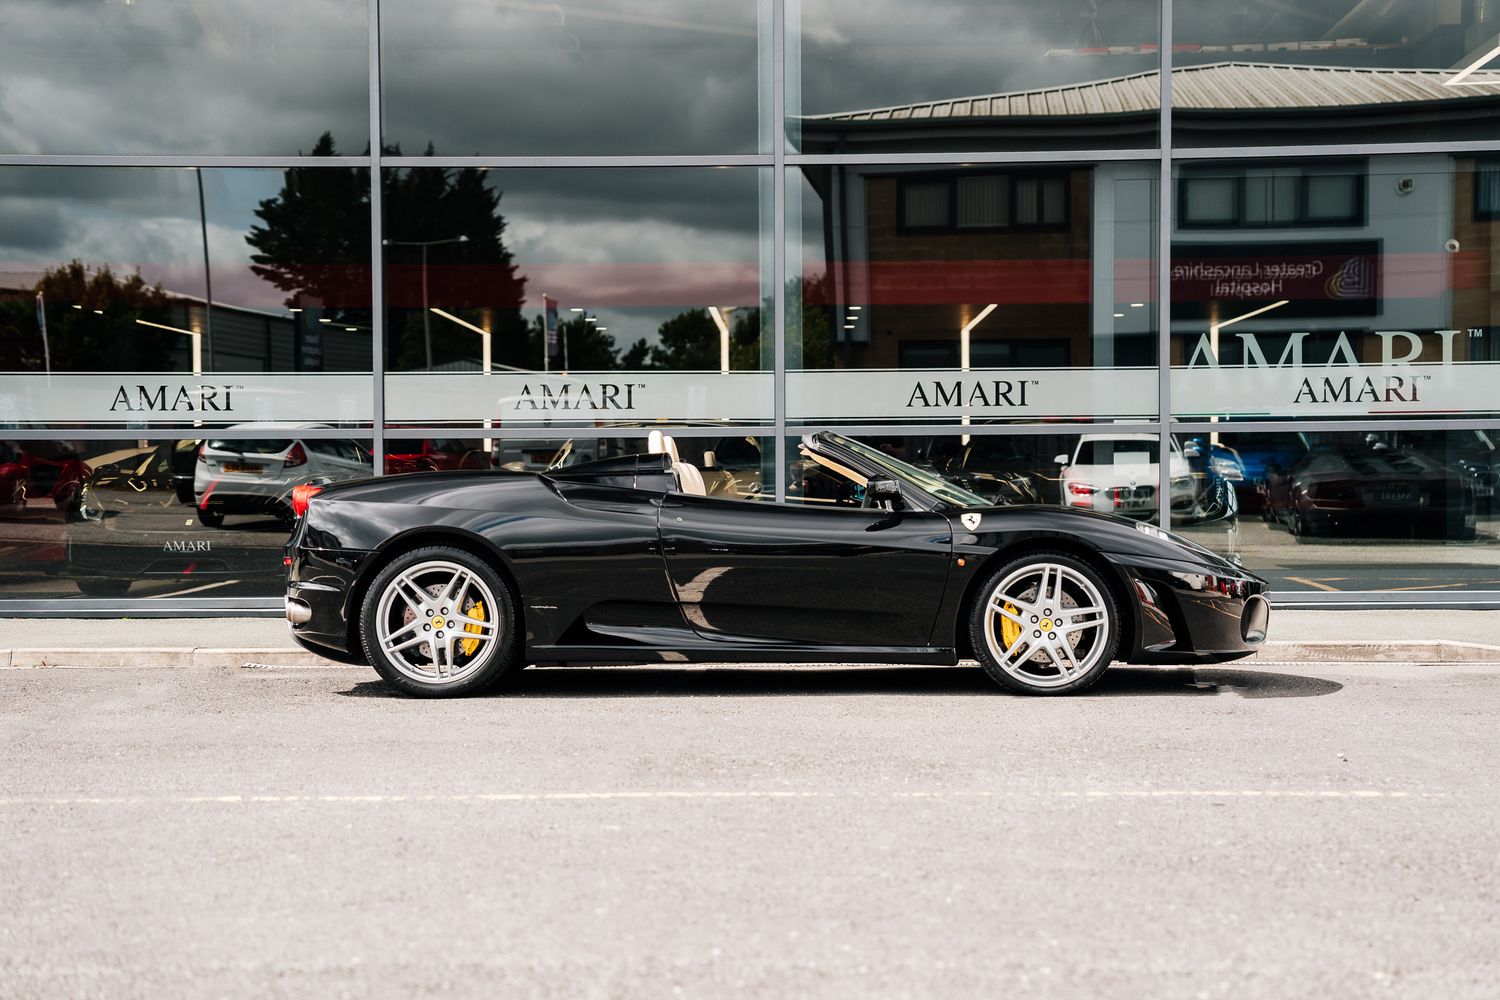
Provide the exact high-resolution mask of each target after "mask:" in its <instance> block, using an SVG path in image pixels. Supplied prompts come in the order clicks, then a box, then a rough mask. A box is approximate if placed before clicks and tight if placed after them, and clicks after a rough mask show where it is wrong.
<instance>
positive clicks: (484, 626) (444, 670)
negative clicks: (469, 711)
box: [375, 559, 502, 685]
mask: <svg viewBox="0 0 1500 1000" xmlns="http://www.w3.org/2000/svg"><path fill="white" fill-rule="evenodd" d="M499 614H500V606H499V604H498V603H497V602H496V601H495V595H494V594H493V593H492V592H491V591H490V588H489V587H488V586H487V585H486V584H485V582H484V580H482V579H481V578H480V577H479V575H478V574H477V573H475V572H474V571H473V570H472V569H470V568H468V567H467V566H462V565H459V564H458V563H455V562H448V561H447V560H442V559H434V560H430V561H428V562H420V563H417V564H415V565H413V566H411V567H409V568H407V569H406V570H404V571H403V572H401V573H400V574H398V575H397V576H396V577H394V578H393V579H392V580H391V581H390V583H388V584H386V586H385V590H384V591H383V592H382V593H381V595H380V604H379V607H378V609H377V612H376V619H375V631H376V636H375V638H376V641H377V642H378V643H379V644H380V648H381V650H382V651H383V652H384V653H385V655H386V658H387V659H389V660H390V661H391V665H392V666H394V667H395V668H396V669H397V670H399V671H401V673H403V674H405V675H406V676H407V677H410V678H411V679H412V680H415V681H420V682H421V683H423V684H429V685H431V684H438V685H442V684H452V683H454V682H455V681H459V680H462V679H463V678H466V677H468V676H470V675H471V674H473V673H474V671H476V670H478V669H479V668H480V667H482V666H484V665H485V664H486V663H488V662H489V661H490V659H492V658H493V657H494V656H495V655H496V653H497V650H499V648H500V640H501V632H500V626H501V624H502V623H501V621H500V620H499V618H498V616H499Z"/></svg>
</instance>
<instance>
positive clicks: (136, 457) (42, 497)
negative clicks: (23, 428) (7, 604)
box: [0, 431, 370, 599]
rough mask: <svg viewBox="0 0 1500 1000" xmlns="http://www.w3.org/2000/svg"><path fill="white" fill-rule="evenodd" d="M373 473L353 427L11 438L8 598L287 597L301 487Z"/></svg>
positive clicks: (6, 444) (1, 451)
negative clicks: (332, 435) (331, 431)
mask: <svg viewBox="0 0 1500 1000" xmlns="http://www.w3.org/2000/svg"><path fill="white" fill-rule="evenodd" d="M3 433H4V432H3V431H0V435H3ZM272 444H278V445H282V446H283V447H281V448H279V449H277V450H276V451H275V453H274V454H273V453H271V452H270V451H268V448H269V446H270V445H272ZM369 474H370V454H369V442H368V441H356V440H353V439H349V440H331V441H329V440H322V441H320V440H316V439H312V438H297V437H293V438H289V439H287V440H285V441H277V442H268V441H235V440H232V439H224V440H208V441H205V440H203V439H200V438H191V437H187V438H178V439H169V440H138V439H137V440H87V441H70V440H45V441H24V440H4V439H3V438H0V549H3V550H4V551H5V553H6V557H5V558H4V559H3V560H0V597H3V598H12V599H38V598H60V599H67V598H75V597H126V596H128V597H176V596H184V597H185V596H219V597H276V596H279V595H280V594H281V593H282V589H283V573H284V570H283V567H282V562H281V560H282V552H281V549H282V546H283V545H285V544H286V539H287V534H288V531H289V529H290V525H291V521H290V517H289V511H288V508H287V503H288V499H289V497H290V494H291V489H292V487H293V486H295V485H297V484H298V483H303V482H307V481H309V480H313V479H322V480H343V479H351V478H358V477H360V476H367V475H369Z"/></svg>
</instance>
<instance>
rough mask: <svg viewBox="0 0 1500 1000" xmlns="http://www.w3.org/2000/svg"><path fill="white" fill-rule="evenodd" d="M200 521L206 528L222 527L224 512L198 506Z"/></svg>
mask: <svg viewBox="0 0 1500 1000" xmlns="http://www.w3.org/2000/svg"><path fill="white" fill-rule="evenodd" d="M198 523H199V524H201V525H203V526H204V527H205V528H222V527H223V526H224V512H223V511H218V510H206V509H204V508H202V507H199V508H198Z"/></svg>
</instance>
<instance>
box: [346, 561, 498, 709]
mask: <svg viewBox="0 0 1500 1000" xmlns="http://www.w3.org/2000/svg"><path fill="white" fill-rule="evenodd" d="M452 567H460V568H462V569H463V570H466V571H467V572H468V573H470V574H472V575H473V577H474V578H476V579H477V580H478V581H479V583H480V585H481V586H477V587H472V588H470V589H468V590H465V591H461V592H460V593H459V598H460V601H463V600H464V599H466V598H475V597H476V595H477V604H478V605H479V610H478V612H477V617H479V618H482V619H485V620H487V621H490V622H493V624H494V636H493V638H485V639H481V640H479V641H478V645H477V648H474V649H473V651H472V652H470V653H469V654H468V657H467V658H466V659H464V658H462V657H463V656H464V654H463V652H462V651H461V650H456V649H455V646H459V647H461V646H464V645H466V644H468V643H470V642H473V640H468V639H464V638H462V636H464V635H466V634H468V631H469V627H467V626H461V625H459V624H458V622H456V621H452V620H447V619H445V618H444V617H443V616H445V615H448V614H450V613H455V614H467V613H471V612H472V611H473V608H474V606H475V605H474V604H473V603H471V604H466V605H463V606H460V607H454V608H449V607H446V606H442V605H438V604H436V603H434V605H433V606H432V607H430V608H426V607H424V609H423V611H422V612H420V613H423V614H426V615H427V617H428V620H434V619H435V620H436V621H437V622H438V624H439V625H440V626H444V627H446V628H447V629H449V630H451V632H450V634H449V636H448V638H447V641H446V651H445V649H444V647H443V646H439V645H437V644H436V643H437V640H438V638H439V637H442V636H443V635H444V630H443V627H440V628H439V629H437V630H433V629H432V628H430V627H429V626H428V625H427V624H426V623H425V622H423V621H422V620H421V619H420V618H417V617H416V616H417V614H419V612H418V611H417V609H416V608H415V607H414V606H413V605H412V603H411V601H410V600H409V599H408V598H402V597H401V596H400V595H401V594H402V593H403V590H402V588H401V586H400V585H399V583H398V582H399V581H401V580H402V578H403V577H406V576H408V574H410V575H411V576H415V577H416V583H415V584H414V585H413V586H414V587H415V588H416V589H415V590H406V591H404V592H405V593H408V594H411V593H421V594H423V595H424V596H423V597H421V598H420V600H422V601H424V602H425V601H426V600H427V599H428V598H429V597H432V598H433V599H434V600H435V598H436V596H437V595H435V594H434V593H433V591H434V590H435V589H436V590H441V588H442V587H443V586H445V585H446V584H444V583H443V582H442V581H443V574H448V575H449V576H455V572H454V570H453V569H452ZM429 579H433V580H437V581H439V582H437V583H434V584H431V585H429V584H427V582H426V581H427V580H429ZM393 587H394V588H395V589H393ZM486 591H487V592H488V593H487V595H486V594H485V592H486ZM486 604H488V605H491V607H484V605H486ZM398 618H400V619H401V621H402V623H403V624H401V625H400V626H399V627H398V626H397V619H398ZM382 621H384V622H385V626H386V629H387V631H388V633H393V634H391V638H393V639H394V638H395V637H396V636H397V635H399V634H400V632H401V631H402V630H404V629H407V628H410V629H412V631H411V632H410V635H409V637H410V638H418V637H420V636H421V633H419V632H417V631H415V626H416V625H417V624H421V625H422V626H423V630H424V631H425V632H428V633H431V637H430V638H425V637H424V638H421V641H422V642H424V643H425V642H432V643H433V645H432V646H431V647H422V646H417V647H413V650H412V652H410V653H402V652H399V651H398V652H394V653H393V652H388V651H387V650H386V648H385V645H384V643H383V640H382V637H381V624H382ZM518 622H519V619H518V617H517V615H516V595H515V594H514V593H512V591H511V588H510V585H509V583H507V581H506V580H505V578H504V577H502V576H501V575H500V573H499V572H498V571H496V569H495V567H494V566H492V565H491V564H490V563H489V562H488V561H486V560H484V559H482V558H480V557H478V556H476V555H474V554H473V553H472V552H468V551H466V550H464V549H459V548H454V547H452V546H447V545H429V546H424V547H422V548H419V549H413V550H412V551H410V552H406V553H403V554H402V555H399V556H397V557H396V558H395V559H393V560H392V561H391V562H390V563H389V564H387V565H386V566H385V567H384V568H383V569H381V571H380V572H379V573H377V574H376V576H375V579H374V580H372V581H371V582H370V586H369V588H368V589H367V590H366V591H365V597H364V601H363V602H362V603H361V605H360V613H359V637H358V642H359V645H360V647H361V648H362V649H363V650H364V654H365V657H366V658H367V659H368V661H369V663H370V665H371V666H372V667H374V668H375V670H376V671H377V672H378V673H379V674H380V676H381V677H382V678H384V679H385V681H386V683H388V684H390V685H391V686H392V687H394V688H396V689H397V690H398V691H401V692H402V693H403V694H409V695H414V696H416V697H422V698H450V697H458V696H461V695H467V694H475V693H477V692H479V691H482V690H484V689H485V688H487V687H489V686H490V685H491V684H493V683H494V682H495V681H497V680H499V679H500V678H501V677H503V676H505V675H506V674H509V673H511V672H513V671H515V670H517V669H519V668H520V666H521V655H520V650H521V638H520V629H519V628H518ZM460 628H462V629H464V631H462V632H461V631H459V629H460ZM406 638H408V636H402V637H401V641H405V639H406ZM434 656H435V657H437V659H433V657H434ZM445 656H447V657H452V662H451V663H449V664H448V665H447V666H448V671H449V674H450V676H449V677H448V678H446V679H445V678H443V676H442V660H443V658H444V657H445ZM398 658H399V661H400V662H398ZM429 667H430V671H429V669H428V668H429ZM429 672H430V674H431V676H426V675H427V674H428V673H429Z"/></svg>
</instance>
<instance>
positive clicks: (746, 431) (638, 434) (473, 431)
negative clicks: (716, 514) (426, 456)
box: [399, 424, 774, 443]
mask: <svg viewBox="0 0 1500 1000" xmlns="http://www.w3.org/2000/svg"><path fill="white" fill-rule="evenodd" d="M399 430H400V431H401V432H402V433H403V434H404V435H406V436H408V437H422V438H427V437H438V436H442V437H452V438H460V439H463V438H470V437H473V436H475V435H483V434H489V435H490V436H491V437H493V438H495V439H496V440H506V441H556V442H559V443H561V442H564V441H571V440H575V439H577V440H599V439H605V438H642V439H645V438H647V437H649V436H650V435H651V432H652V431H661V432H662V433H663V434H669V435H671V436H672V437H674V438H720V437H724V436H725V435H726V434H732V435H766V434H770V433H771V432H772V431H773V430H774V427H773V426H772V425H770V424H724V425H722V426H713V425H711V424H704V425H699V426H694V427H673V426H670V425H660V426H653V425H650V424H645V425H640V426H635V427H595V426H593V425H592V424H590V425H588V426H582V427H506V428H500V427H493V428H484V427H430V426H427V425H425V424H424V425H423V426H420V427H402V428H399ZM502 430H503V431H504V435H503V437H502V436H501V434H500V432H501V431H502Z"/></svg>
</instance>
